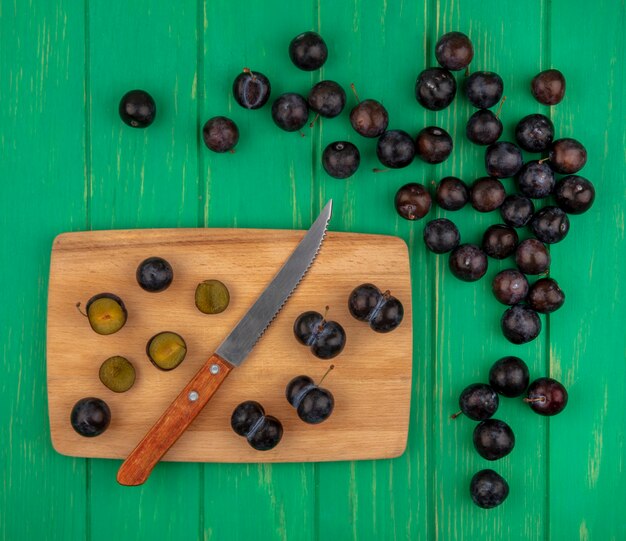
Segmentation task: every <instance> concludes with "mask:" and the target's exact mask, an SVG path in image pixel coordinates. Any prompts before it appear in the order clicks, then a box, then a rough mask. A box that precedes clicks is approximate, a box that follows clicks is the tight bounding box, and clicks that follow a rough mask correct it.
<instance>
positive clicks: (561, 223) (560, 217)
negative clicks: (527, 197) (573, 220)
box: [529, 206, 569, 244]
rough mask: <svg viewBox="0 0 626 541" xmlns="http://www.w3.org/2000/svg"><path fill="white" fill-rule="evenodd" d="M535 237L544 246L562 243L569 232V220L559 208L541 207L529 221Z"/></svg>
mask: <svg viewBox="0 0 626 541" xmlns="http://www.w3.org/2000/svg"><path fill="white" fill-rule="evenodd" d="M529 225H530V229H531V230H532V232H533V233H534V235H535V237H537V239H539V240H540V241H541V242H545V243H546V244H554V243H556V242H560V241H562V240H563V239H564V238H565V237H566V235H567V233H568V232H569V218H568V217H567V214H565V212H564V211H562V210H561V209H560V208H559V207H551V206H550V207H543V208H542V209H539V210H538V211H537V212H535V214H534V216H533V217H532V219H531V220H530V224H529Z"/></svg>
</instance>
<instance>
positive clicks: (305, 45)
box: [289, 32, 328, 71]
mask: <svg viewBox="0 0 626 541" xmlns="http://www.w3.org/2000/svg"><path fill="white" fill-rule="evenodd" d="M289 58H291V61H292V62H293V63H294V65H295V66H296V67H297V68H300V69H301V70H304V71H313V70H316V69H319V68H321V67H322V66H323V65H324V62H326V59H327V58H328V48H327V47H326V43H325V42H324V40H323V39H322V36H320V35H319V34H318V33H317V32H303V33H302V34H299V35H297V36H296V37H295V38H293V39H292V40H291V43H290V44H289Z"/></svg>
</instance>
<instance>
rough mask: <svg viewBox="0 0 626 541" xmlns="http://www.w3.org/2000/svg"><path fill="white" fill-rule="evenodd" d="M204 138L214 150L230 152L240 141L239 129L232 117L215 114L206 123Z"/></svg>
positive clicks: (207, 144)
mask: <svg viewBox="0 0 626 541" xmlns="http://www.w3.org/2000/svg"><path fill="white" fill-rule="evenodd" d="M202 138H203V139H204V144H205V145H206V146H207V147H208V148H209V149H210V150H212V151H213V152H220V153H221V152H228V151H229V150H232V149H233V148H235V145H236V144H237V143H238V142H239V129H238V128H237V124H235V123H234V122H233V121H232V120H231V119H230V118H227V117H225V116H215V117H213V118H210V119H209V120H207V121H206V123H205V124H204V127H203V128H202Z"/></svg>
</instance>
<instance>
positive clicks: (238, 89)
mask: <svg viewBox="0 0 626 541" xmlns="http://www.w3.org/2000/svg"><path fill="white" fill-rule="evenodd" d="M271 92H272V85H270V81H269V79H268V78H267V77H266V76H265V75H263V74H262V73H259V72H258V71H251V70H250V69H248V68H244V69H243V71H242V72H241V73H240V74H239V75H237V77H235V80H234V81H233V96H234V97H235V101H236V102H237V103H238V104H239V105H241V106H242V107H243V108H245V109H259V108H260V107H263V106H264V105H265V104H266V103H267V100H268V99H269V98H270V93H271Z"/></svg>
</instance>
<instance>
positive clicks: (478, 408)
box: [452, 383, 500, 421]
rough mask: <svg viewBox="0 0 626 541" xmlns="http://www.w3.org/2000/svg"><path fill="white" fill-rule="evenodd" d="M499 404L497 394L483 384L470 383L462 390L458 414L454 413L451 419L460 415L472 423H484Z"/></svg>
mask: <svg viewBox="0 0 626 541" xmlns="http://www.w3.org/2000/svg"><path fill="white" fill-rule="evenodd" d="M499 404H500V399H499V398H498V394H497V393H496V392H495V391H494V390H493V389H492V388H491V387H490V386H489V385H487V384H485V383H472V384H471V385H468V386H467V387H465V389H463V391H462V392H461V394H460V396H459V409H460V410H461V411H460V412H459V413H455V414H454V415H453V416H452V418H453V419H454V418H456V417H458V416H459V415H460V414H461V413H463V414H465V415H467V416H468V417H469V418H470V419H472V420H474V421H484V420H485V419H489V417H491V416H492V415H493V414H494V413H495V412H496V410H497V409H498V405H499Z"/></svg>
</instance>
